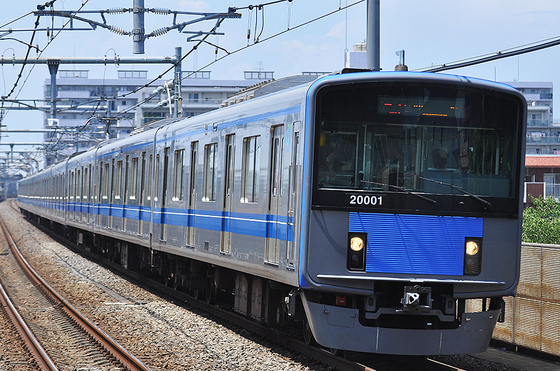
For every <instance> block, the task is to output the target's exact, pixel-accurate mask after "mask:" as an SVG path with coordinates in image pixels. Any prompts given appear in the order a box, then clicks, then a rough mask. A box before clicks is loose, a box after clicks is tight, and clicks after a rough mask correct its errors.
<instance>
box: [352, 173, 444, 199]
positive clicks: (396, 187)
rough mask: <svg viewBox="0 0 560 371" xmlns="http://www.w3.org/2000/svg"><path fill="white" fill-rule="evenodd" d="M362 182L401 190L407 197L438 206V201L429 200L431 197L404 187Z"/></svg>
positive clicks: (361, 180)
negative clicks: (414, 197)
mask: <svg viewBox="0 0 560 371" xmlns="http://www.w3.org/2000/svg"><path fill="white" fill-rule="evenodd" d="M360 182H362V183H367V184H373V185H376V186H381V187H392V188H395V189H397V190H399V191H401V192H404V193H405V194H407V195H413V196H416V197H418V198H421V199H423V200H426V201H428V202H431V203H433V204H437V201H436V200H433V199H431V198H429V197H426V196H424V195H421V194H419V193H416V192H412V191H409V190H408V189H406V188H404V187H401V186H396V185H392V184H386V183H377V182H368V181H367V180H363V179H360Z"/></svg>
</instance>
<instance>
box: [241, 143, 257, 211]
mask: <svg viewBox="0 0 560 371" xmlns="http://www.w3.org/2000/svg"><path fill="white" fill-rule="evenodd" d="M242 161H243V169H242V174H243V177H242V179H241V193H242V194H241V202H257V201H258V199H259V170H260V167H261V165H260V162H261V137H260V136H254V137H248V138H244V139H243V159H242Z"/></svg>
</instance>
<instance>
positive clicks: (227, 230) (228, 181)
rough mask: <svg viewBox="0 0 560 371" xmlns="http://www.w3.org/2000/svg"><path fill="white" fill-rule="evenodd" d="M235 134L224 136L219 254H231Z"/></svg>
mask: <svg viewBox="0 0 560 371" xmlns="http://www.w3.org/2000/svg"><path fill="white" fill-rule="evenodd" d="M234 143H235V134H231V135H228V136H226V158H225V160H226V162H225V166H224V170H225V172H224V175H225V179H224V180H225V181H224V213H223V215H224V217H223V218H222V246H221V250H220V251H221V252H222V253H225V254H231V208H232V205H233V183H234V181H233V180H234V178H233V177H234V164H235V161H234V160H235V159H234V154H235V146H234Z"/></svg>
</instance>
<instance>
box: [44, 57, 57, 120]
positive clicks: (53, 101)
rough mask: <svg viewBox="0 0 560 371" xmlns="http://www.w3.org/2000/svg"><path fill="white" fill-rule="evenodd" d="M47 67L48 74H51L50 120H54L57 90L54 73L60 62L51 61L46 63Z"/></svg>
mask: <svg viewBox="0 0 560 371" xmlns="http://www.w3.org/2000/svg"><path fill="white" fill-rule="evenodd" d="M47 64H48V66H49V72H50V74H51V118H53V119H55V118H56V98H57V97H58V88H57V87H56V73H57V72H58V66H59V65H60V61H59V60H57V59H51V60H49V61H48V62H47Z"/></svg>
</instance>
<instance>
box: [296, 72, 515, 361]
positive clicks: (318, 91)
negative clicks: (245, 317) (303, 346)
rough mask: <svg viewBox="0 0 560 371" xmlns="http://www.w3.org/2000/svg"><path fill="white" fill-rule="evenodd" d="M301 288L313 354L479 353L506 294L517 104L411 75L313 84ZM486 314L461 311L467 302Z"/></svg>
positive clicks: (502, 94) (468, 85)
mask: <svg viewBox="0 0 560 371" xmlns="http://www.w3.org/2000/svg"><path fill="white" fill-rule="evenodd" d="M308 106H309V107H310V114H309V117H308V122H307V125H308V126H307V127H308V130H309V132H311V133H313V135H312V136H309V138H308V140H307V142H306V148H307V150H306V159H305V160H306V161H305V165H304V166H305V168H304V174H305V175H304V177H305V179H304V184H305V185H306V187H307V189H306V191H305V192H304V205H303V207H304V210H303V213H304V218H303V220H304V223H303V225H302V236H303V237H302V241H301V244H302V246H303V248H302V256H301V262H302V264H301V266H302V267H303V269H302V273H301V277H300V286H301V293H302V294H301V297H302V300H303V305H304V307H305V309H306V312H307V316H308V321H309V327H310V329H311V331H312V333H313V335H314V337H315V339H316V340H317V341H318V343H320V344H321V345H323V346H325V347H329V348H334V349H351V350H358V351H363V352H374V353H389V354H391V353H392V354H411V355H430V354H456V353H476V352H481V351H484V350H485V349H486V348H487V346H488V343H489V340H490V338H491V335H492V331H493V329H494V326H495V324H496V321H497V319H498V317H499V315H500V314H501V308H502V305H503V301H502V297H503V296H506V295H511V294H512V293H513V292H514V290H515V288H516V285H517V282H518V276H519V261H520V233H521V202H520V194H521V192H520V190H521V188H520V187H521V184H522V183H521V176H522V175H523V172H522V169H523V155H524V141H523V138H524V127H525V115H526V112H525V110H526V108H525V100H524V98H523V97H522V96H521V95H520V94H519V93H517V92H516V91H514V90H513V89H511V88H508V87H505V86H501V85H498V84H490V83H486V82H476V81H472V80H468V81H467V80H466V79H464V78H458V77H450V76H442V77H439V76H434V75H431V76H429V77H426V76H425V75H419V74H409V73H398V74H395V73H390V74H382V73H377V74H376V73H374V74H361V75H356V74H353V75H348V76H338V77H337V76H335V77H330V78H326V79H322V80H320V81H319V82H317V83H316V84H315V85H314V86H312V87H311V89H310V92H309V98H308ZM478 298H480V299H483V300H484V303H485V308H484V311H482V312H478V313H467V311H466V306H465V301H466V300H467V299H478Z"/></svg>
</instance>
